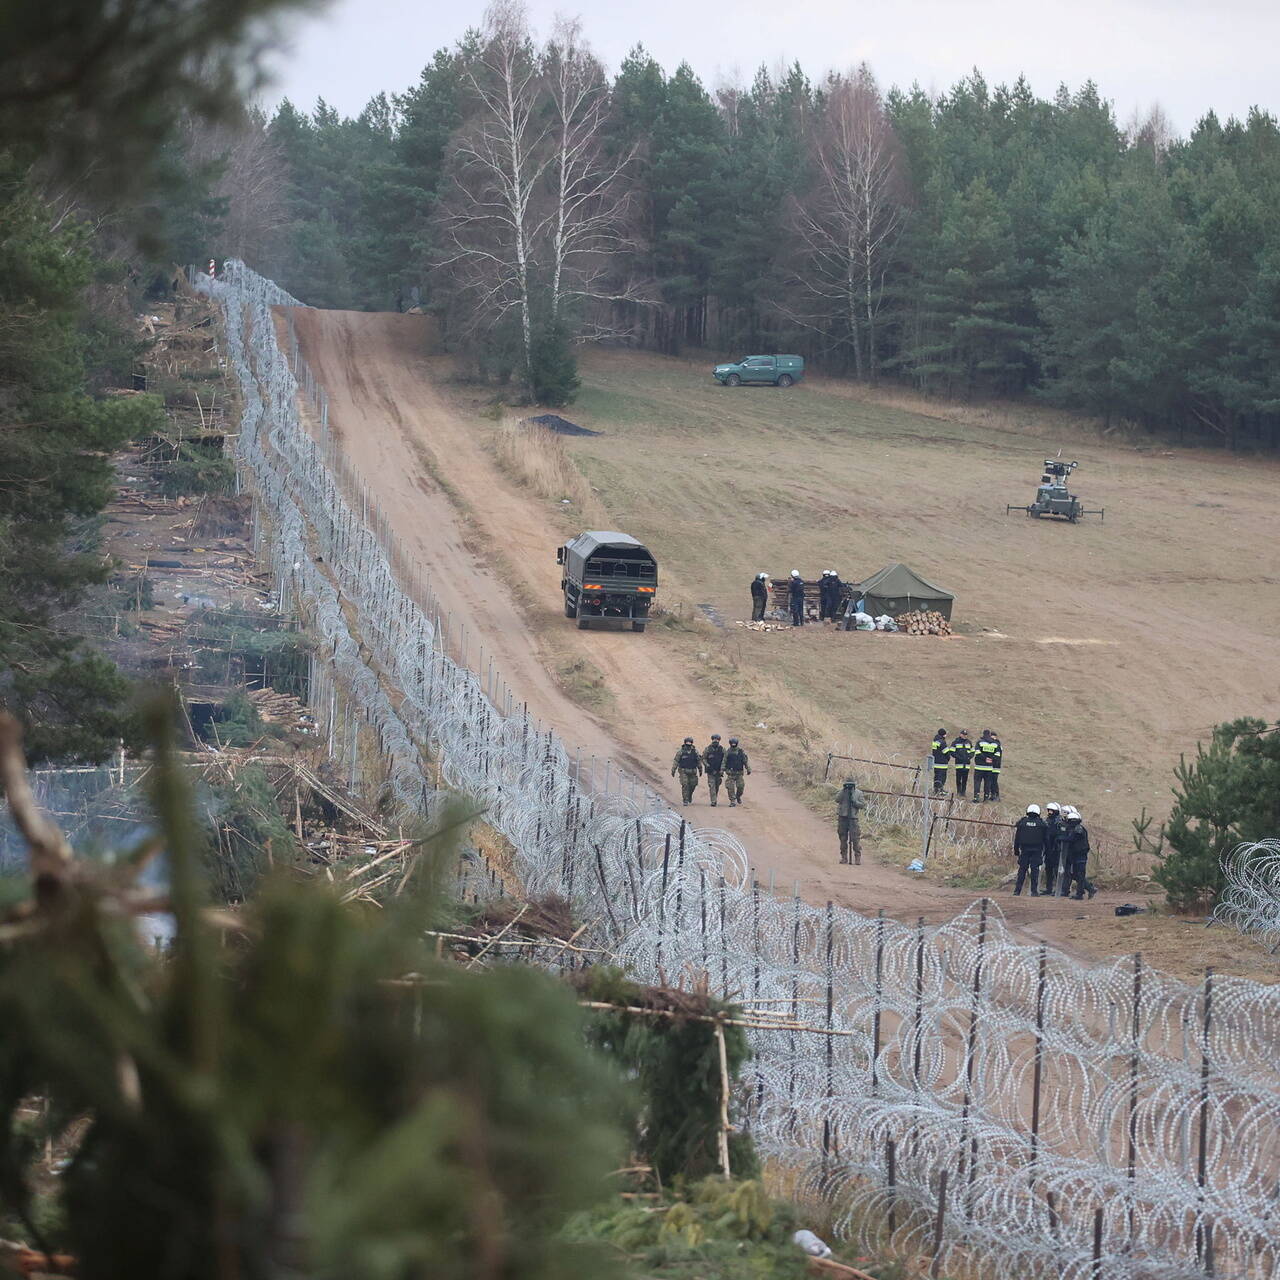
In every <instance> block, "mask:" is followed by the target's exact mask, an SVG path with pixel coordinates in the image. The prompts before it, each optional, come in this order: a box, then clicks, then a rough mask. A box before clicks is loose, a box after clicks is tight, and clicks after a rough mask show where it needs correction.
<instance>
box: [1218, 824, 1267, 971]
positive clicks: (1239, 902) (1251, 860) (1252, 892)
mask: <svg viewBox="0 0 1280 1280" xmlns="http://www.w3.org/2000/svg"><path fill="white" fill-rule="evenodd" d="M1222 872H1223V875H1224V876H1225V877H1226V881H1227V882H1226V885H1225V887H1224V888H1223V891H1222V894H1221V896H1220V897H1219V898H1218V902H1217V905H1216V906H1215V907H1214V909H1213V915H1212V916H1211V917H1210V920H1211V923H1214V924H1228V925H1230V926H1231V927H1232V928H1234V929H1238V930H1239V931H1240V932H1241V933H1248V934H1253V935H1255V936H1256V937H1257V938H1259V939H1260V940H1261V941H1262V943H1263V945H1264V946H1267V947H1269V948H1270V950H1271V954H1272V955H1274V954H1275V953H1276V952H1277V951H1280V840H1258V841H1255V842H1253V843H1252V844H1240V845H1237V846H1236V847H1235V848H1234V849H1233V850H1232V851H1231V852H1230V853H1228V854H1227V855H1226V856H1225V857H1224V858H1223V859H1222Z"/></svg>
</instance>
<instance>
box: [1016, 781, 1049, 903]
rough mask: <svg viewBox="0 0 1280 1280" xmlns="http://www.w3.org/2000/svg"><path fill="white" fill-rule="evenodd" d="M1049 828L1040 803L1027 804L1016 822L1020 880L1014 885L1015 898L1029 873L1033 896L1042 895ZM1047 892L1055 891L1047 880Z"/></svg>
mask: <svg viewBox="0 0 1280 1280" xmlns="http://www.w3.org/2000/svg"><path fill="white" fill-rule="evenodd" d="M1048 830H1049V829H1048V827H1047V826H1046V824H1045V820H1044V819H1043V818H1042V817H1041V816H1040V806H1039V805H1038V804H1029V805H1027V812H1026V814H1025V815H1024V816H1023V817H1021V818H1019V819H1018V821H1017V822H1016V823H1015V824H1014V827H1013V852H1014V855H1015V857H1017V859H1018V881H1017V883H1016V884H1015V885H1014V886H1013V895H1014V897H1015V898H1016V897H1017V896H1018V894H1020V893H1021V892H1022V885H1023V882H1024V881H1025V880H1026V878H1027V876H1028V875H1030V876H1031V896H1032V897H1033V898H1038V897H1039V896H1040V886H1039V881H1040V863H1041V861H1042V860H1043V858H1044V850H1045V840H1046V838H1047V836H1048ZM1046 892H1048V893H1052V892H1053V889H1052V887H1050V886H1049V885H1048V884H1047V882H1046Z"/></svg>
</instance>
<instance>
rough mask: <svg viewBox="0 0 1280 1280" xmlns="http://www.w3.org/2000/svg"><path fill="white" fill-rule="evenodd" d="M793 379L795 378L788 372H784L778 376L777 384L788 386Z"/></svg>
mask: <svg viewBox="0 0 1280 1280" xmlns="http://www.w3.org/2000/svg"><path fill="white" fill-rule="evenodd" d="M794 381H795V379H794V378H793V377H792V376H791V375H790V374H789V373H784V374H782V375H781V376H780V377H779V378H778V386H780V387H789V386H790V385H791V384H792V383H793V382H794Z"/></svg>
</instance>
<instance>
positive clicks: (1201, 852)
mask: <svg viewBox="0 0 1280 1280" xmlns="http://www.w3.org/2000/svg"><path fill="white" fill-rule="evenodd" d="M1175 775H1176V777H1177V780H1178V785H1177V787H1175V788H1174V792H1173V795H1174V804H1173V809H1172V811H1171V812H1170V815H1169V820H1168V822H1166V823H1165V824H1164V827H1163V828H1162V829H1161V832H1160V838H1159V840H1158V841H1157V851H1158V855H1159V858H1160V863H1159V866H1158V867H1157V868H1156V872H1155V878H1156V881H1157V883H1159V884H1160V885H1161V887H1162V888H1163V889H1164V890H1165V893H1166V894H1167V895H1168V898H1169V901H1170V903H1172V904H1173V905H1174V906H1175V907H1178V908H1180V909H1185V910H1190V909H1194V908H1196V907H1197V906H1201V907H1202V906H1204V905H1205V904H1206V903H1208V902H1212V900H1213V899H1215V898H1216V897H1217V895H1218V894H1219V893H1220V892H1221V890H1222V884H1223V877H1222V865H1221V864H1222V858H1223V856H1224V855H1225V854H1227V853H1229V852H1230V851H1231V850H1232V849H1234V848H1235V846H1236V845H1238V844H1241V843H1242V842H1245V841H1255V840H1262V839H1265V838H1267V837H1271V836H1274V835H1275V834H1276V832H1277V831H1280V726H1272V727H1271V728H1268V727H1267V724H1266V722H1265V721H1263V720H1255V719H1247V718H1246V719H1241V720H1233V721H1231V722H1230V723H1229V724H1220V725H1218V726H1217V727H1216V728H1215V729H1214V731H1213V738H1212V739H1211V740H1210V742H1209V745H1208V746H1207V747H1205V746H1203V745H1201V744H1197V746H1196V756H1195V759H1194V760H1192V761H1191V762H1190V763H1188V761H1187V760H1186V758H1185V757H1183V759H1182V761H1181V762H1180V763H1179V765H1178V767H1177V769H1176V770H1175ZM1166 846H1167V847H1166Z"/></svg>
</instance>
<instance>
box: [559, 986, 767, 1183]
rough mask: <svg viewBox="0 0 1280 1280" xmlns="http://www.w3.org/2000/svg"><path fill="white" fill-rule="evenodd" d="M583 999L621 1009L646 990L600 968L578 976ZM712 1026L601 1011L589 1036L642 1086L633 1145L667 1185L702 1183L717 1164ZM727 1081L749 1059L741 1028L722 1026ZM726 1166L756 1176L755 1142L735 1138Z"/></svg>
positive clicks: (711, 1007) (718, 1004)
mask: <svg viewBox="0 0 1280 1280" xmlns="http://www.w3.org/2000/svg"><path fill="white" fill-rule="evenodd" d="M579 990H580V991H581V992H582V994H583V995H584V997H585V998H587V999H590V1000H600V1001H606V1002H608V1003H610V1004H616V1005H630V1006H633V1007H634V1006H639V1005H642V1003H643V1001H642V992H641V989H640V988H639V987H637V986H636V985H635V983H633V982H631V981H630V980H629V979H628V978H626V977H625V976H624V975H623V973H622V971H621V970H619V969H611V968H608V967H606V966H601V967H598V968H595V969H591V970H589V971H588V972H587V973H586V974H584V975H582V976H581V981H580V983H579ZM706 1008H707V1011H708V1012H709V1013H711V1014H716V1013H722V1014H727V1015H731V1014H732V1012H733V1006H731V1005H728V1004H726V1003H724V1002H722V1001H717V1000H712V999H708V1000H707V1002H706ZM715 1030H716V1029H715V1026H714V1025H713V1024H711V1023H709V1022H700V1021H694V1020H692V1019H684V1018H680V1017H673V1018H663V1017H646V1016H644V1015H642V1014H631V1013H600V1014H599V1015H597V1016H596V1017H595V1018H594V1019H593V1020H592V1022H591V1025H590V1030H589V1032H588V1039H589V1041H590V1043H591V1044H592V1045H594V1046H595V1047H596V1048H598V1049H600V1050H602V1051H603V1052H604V1053H605V1055H606V1056H608V1057H610V1058H612V1059H613V1060H614V1061H615V1062H616V1063H617V1064H618V1065H619V1067H620V1068H621V1069H622V1070H623V1072H624V1073H626V1074H627V1075H628V1076H632V1077H634V1078H635V1079H636V1081H637V1083H638V1084H639V1087H640V1093H641V1097H642V1107H641V1115H640V1130H639V1133H638V1134H637V1136H636V1148H637V1151H638V1152H639V1154H640V1155H641V1157H642V1158H643V1159H644V1160H645V1161H646V1162H647V1163H649V1164H650V1165H652V1166H653V1168H654V1169H655V1170H656V1171H657V1173H658V1176H659V1177H660V1178H662V1179H663V1181H664V1182H670V1181H671V1180H672V1179H674V1178H678V1177H679V1178H701V1177H703V1176H704V1175H706V1174H708V1173H711V1172H712V1171H713V1170H715V1169H717V1168H718V1167H719V1159H718V1156H717V1141H718V1136H719V1133H720V1100H721V1096H722V1090H721V1080H720V1053H719V1046H718V1044H717V1040H716V1034H715ZM724 1040H725V1057H726V1059H727V1064H728V1068H729V1079H730V1081H733V1080H736V1079H737V1077H738V1072H739V1071H740V1070H741V1067H742V1064H743V1063H744V1062H745V1061H746V1060H747V1058H748V1057H749V1056H750V1051H749V1049H748V1047H747V1039H746V1036H745V1035H744V1034H743V1032H742V1028H741V1027H734V1026H726V1027H725V1028H724ZM729 1167H730V1169H731V1170H732V1172H733V1173H734V1174H735V1175H736V1176H738V1177H750V1176H752V1175H753V1174H754V1173H755V1172H756V1168H757V1165H756V1155H755V1150H754V1147H753V1145H752V1143H751V1140H750V1138H748V1137H746V1136H745V1135H743V1134H731V1135H730V1148H729Z"/></svg>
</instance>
